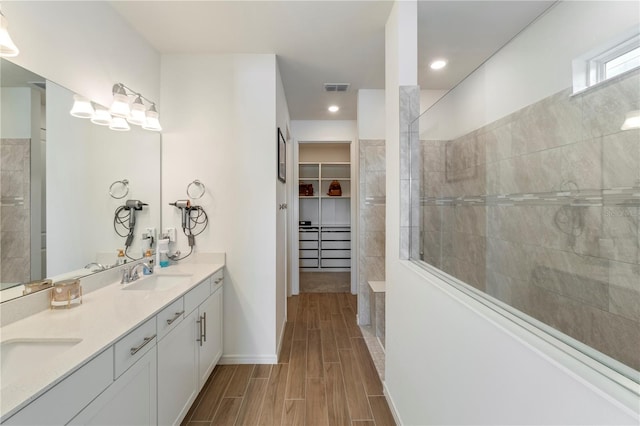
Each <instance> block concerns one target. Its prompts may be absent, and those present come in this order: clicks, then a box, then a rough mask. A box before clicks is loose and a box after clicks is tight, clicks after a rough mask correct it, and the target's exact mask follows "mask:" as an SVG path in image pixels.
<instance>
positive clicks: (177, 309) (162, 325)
mask: <svg viewBox="0 0 640 426" xmlns="http://www.w3.org/2000/svg"><path fill="white" fill-rule="evenodd" d="M183 318H184V300H183V299H182V297H181V298H180V299H178V300H176V301H175V302H173V303H172V304H170V305H169V306H167V307H166V308H164V309H163V310H161V311H160V312H159V313H158V315H156V327H157V329H158V340H160V339H162V338H163V337H164V336H165V335H166V334H167V333H168V332H169V331H171V330H172V329H173V328H174V327H175V326H176V325H178V324H179V323H180V321H182V319H183Z"/></svg>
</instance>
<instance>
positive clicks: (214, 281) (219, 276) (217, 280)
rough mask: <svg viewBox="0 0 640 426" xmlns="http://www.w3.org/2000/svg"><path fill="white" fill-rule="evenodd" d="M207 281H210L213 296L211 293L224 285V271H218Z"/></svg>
mask: <svg viewBox="0 0 640 426" xmlns="http://www.w3.org/2000/svg"><path fill="white" fill-rule="evenodd" d="M209 280H211V294H213V292H215V291H216V290H217V289H218V288H220V287H222V284H223V283H224V270H223V269H221V270H219V271H218V272H216V273H215V274H213V275H212V276H211V278H209Z"/></svg>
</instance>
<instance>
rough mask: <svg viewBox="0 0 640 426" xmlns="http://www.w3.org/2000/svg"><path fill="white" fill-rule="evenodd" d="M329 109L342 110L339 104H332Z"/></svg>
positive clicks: (333, 110) (332, 110)
mask: <svg viewBox="0 0 640 426" xmlns="http://www.w3.org/2000/svg"><path fill="white" fill-rule="evenodd" d="M328 109H329V112H338V111H340V107H339V106H338V105H331V106H330V107H329V108H328Z"/></svg>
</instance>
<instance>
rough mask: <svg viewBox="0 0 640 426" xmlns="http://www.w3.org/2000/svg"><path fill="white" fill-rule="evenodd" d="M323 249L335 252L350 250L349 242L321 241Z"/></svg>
mask: <svg viewBox="0 0 640 426" xmlns="http://www.w3.org/2000/svg"><path fill="white" fill-rule="evenodd" d="M322 248H323V249H334V250H335V249H337V250H350V249H351V241H350V240H346V241H323V242H322Z"/></svg>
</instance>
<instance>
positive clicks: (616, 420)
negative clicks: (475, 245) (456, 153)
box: [385, 1, 639, 425]
mask: <svg viewBox="0 0 640 426" xmlns="http://www.w3.org/2000/svg"><path fill="white" fill-rule="evenodd" d="M411 3H412V2H408V1H407V2H404V1H403V2H397V3H396V5H395V6H394V9H393V11H392V13H391V15H390V18H389V20H388V22H387V34H386V46H387V51H386V62H387V67H386V87H387V93H388V96H387V118H386V123H387V148H388V149H387V194H388V195H387V239H386V246H387V247H386V255H387V295H386V301H387V304H386V319H387V323H386V324H387V330H386V331H387V334H386V372H385V388H386V392H387V395H388V397H389V399H390V400H391V402H392V404H393V406H394V407H395V409H396V412H397V414H398V415H399V417H400V419H401V421H402V423H404V424H412V425H413V424H423V425H426V424H474V425H479V424H492V425H494V424H638V420H639V416H638V413H637V409H638V402H637V396H633V395H630V394H629V393H628V392H626V391H624V390H622V389H620V388H619V387H616V386H615V385H612V382H610V381H609V380H608V379H606V378H604V376H601V375H600V374H599V373H595V372H594V371H593V370H591V369H589V368H585V367H584V366H583V365H582V364H580V363H579V362H577V361H576V360H575V359H574V358H572V357H570V356H568V355H566V354H564V353H563V352H562V351H560V350H558V349H556V348H554V347H550V346H549V345H547V344H544V343H543V342H542V341H541V340H540V339H539V338H536V337H535V336H533V335H532V334H531V333H528V332H526V331H525V330H524V329H523V328H521V327H518V326H515V325H514V324H513V322H511V321H510V320H508V319H506V318H505V317H503V316H500V315H497V314H496V313H495V312H493V311H492V310H490V309H488V308H486V307H484V306H483V305H481V304H480V303H479V302H477V301H475V300H474V299H472V298H470V297H469V296H466V295H464V294H462V293H461V292H459V291H457V290H455V289H453V288H452V287H451V286H449V285H448V284H446V283H444V282H443V281H442V280H440V279H439V278H437V277H436V276H435V275H432V274H429V273H427V272H424V271H423V270H421V269H419V268H418V267H417V266H415V265H413V264H412V263H410V262H406V261H399V260H398V231H397V230H398V229H399V216H398V210H399V199H398V196H397V195H395V194H397V188H398V186H399V161H398V144H397V140H398V130H399V129H398V128H397V127H394V126H395V125H397V120H398V102H397V92H396V90H397V85H402V84H411V79H405V80H403V79H402V77H401V75H402V69H403V68H404V67H408V68H409V70H411V69H415V63H414V61H415V58H414V57H412V56H411V55H408V56H403V55H402V53H401V47H402V46H403V45H404V46H406V44H407V43H402V42H400V40H401V37H402V35H403V34H406V32H408V31H411V29H412V28H415V25H416V23H415V14H413V15H412V14H411V13H406V14H403V13H402V11H403V10H405V11H406V9H408V8H410V4H411ZM607 4H609V3H607ZM581 7H586V8H588V9H589V10H592V11H593V13H594V14H595V15H594V16H593V17H592V16H590V15H589V16H586V17H585V19H584V21H583V22H584V25H585V26H591V28H592V29H593V31H595V32H597V33H598V32H599V31H600V30H596V28H598V27H599V26H604V27H605V28H606V27H607V25H605V24H604V22H605V21H606V20H605V19H603V18H602V17H603V16H611V14H612V13H613V12H612V10H611V8H610V7H609V6H605V5H604V3H590V2H575V3H574V2H569V3H561V4H560V5H559V6H558V7H556V8H555V9H553V10H552V11H551V12H550V13H549V14H548V15H547V16H545V18H544V19H542V20H540V21H539V22H538V23H537V24H536V25H535V26H534V27H532V28H531V29H530V30H531V31H542V30H544V31H543V33H544V32H545V31H546V32H547V33H546V37H544V46H545V49H544V55H545V56H546V55H548V56H549V58H551V59H552V60H558V59H559V57H558V54H557V52H558V49H561V50H562V49H565V50H566V49H567V48H569V47H570V46H572V45H573V44H574V43H575V44H576V45H577V46H583V47H586V44H588V43H586V42H585V41H584V40H581V41H578V40H574V39H573V38H572V36H571V34H570V32H568V31H569V29H570V28H571V27H572V25H574V24H572V22H574V19H575V18H576V16H581V15H579V14H577V12H576V10H575V9H574V8H581ZM621 7H625V8H626V7H629V4H625V5H622V6H621ZM636 7H637V6H636ZM632 8H633V6H632ZM572 11H573V12H572ZM634 15H635V17H634V18H632V19H637V16H638V13H637V12H636V13H635V14H634ZM596 16H598V18H597V19H596ZM594 19H595V20H594ZM598 22H599V24H597V23H598ZM554 28H561V30H560V31H559V32H558V31H555V32H554V31H552V30H553V29H554ZM528 31H529V30H528ZM606 32H607V31H605V30H604V29H603V30H602V31H601V32H599V34H601V35H604V34H605V33H606ZM521 37H522V38H523V39H522V40H519V39H517V40H514V43H515V46H517V48H514V47H513V46H510V47H508V48H507V49H505V51H503V52H502V53H501V54H498V55H496V57H494V59H495V60H496V61H497V62H494V59H492V60H491V61H490V62H489V63H488V64H486V66H488V67H494V66H495V67H502V68H500V70H496V71H495V72H499V73H500V74H501V75H500V78H498V79H496V84H497V83H498V81H499V80H501V82H502V85H500V86H499V87H494V86H491V85H485V86H482V87H484V89H485V90H486V93H485V92H484V91H482V92H480V91H478V92H472V93H466V94H463V93H462V88H464V87H465V86H464V85H461V86H459V88H458V89H457V93H455V94H452V95H451V96H452V97H451V98H450V99H451V101H450V102H452V104H451V105H452V107H453V106H456V107H459V108H469V109H468V110H467V109H464V111H463V113H465V111H466V113H469V112H470V111H472V110H473V106H477V105H478V104H477V103H474V102H475V101H477V100H478V99H479V98H483V99H485V98H484V97H485V96H486V99H490V98H496V104H495V108H493V109H490V112H489V113H487V114H486V115H485V114H482V109H479V110H477V111H475V114H479V115H480V117H475V116H474V115H473V114H471V115H469V122H468V123H466V124H467V125H468V126H471V127H469V128H475V127H477V126H479V125H482V124H485V122H486V121H491V120H492V119H495V118H497V117H499V116H501V115H504V114H505V113H506V112H508V111H510V110H512V109H517V108H519V107H520V106H523V105H524V104H523V102H526V103H530V102H533V101H535V100H537V99H533V98H537V97H539V96H540V97H543V96H546V94H547V93H554V92H556V91H558V90H561V89H563V88H566V87H568V86H569V85H570V79H567V76H566V75H565V76H564V77H562V78H560V77H558V78H556V76H552V75H548V74H546V73H545V72H543V71H542V70H538V68H537V67H536V68H535V69H536V70H538V71H539V72H540V85H541V86H542V87H537V88H535V90H534V89H533V88H529V87H519V85H518V84H516V86H515V87H511V86H510V85H509V84H508V83H509V82H510V81H513V82H514V83H517V79H516V78H515V77H514V76H515V75H516V74H517V73H521V72H522V69H520V66H523V67H526V66H527V64H528V66H533V65H532V63H534V62H535V61H536V60H540V59H541V58H540V57H538V56H536V54H535V53H534V50H533V49H532V48H531V45H530V44H529V43H531V42H532V41H531V39H530V35H529V34H527V33H523V34H522V35H521ZM591 41H593V40H591ZM585 43H586V44H585ZM409 44H410V43H409ZM527 46H529V48H528V47H527ZM558 46H562V47H561V48H560V47H558ZM576 50H581V49H576ZM409 53H410V52H409ZM519 62H524V64H519ZM564 68H566V71H567V72H569V70H570V68H571V64H570V62H569V63H566V64H565V67H564ZM407 72H408V71H407ZM510 72H513V73H514V76H512V77H511V78H507V76H506V75H505V73H510ZM487 76H488V74H487V73H484V72H483V71H480V74H479V75H478V76H477V78H478V80H483V79H485V80H484V84H487V81H486V78H487ZM471 81H474V79H473V78H472V79H470V80H468V82H469V83H466V84H471V83H470V82H471ZM413 84H415V83H413ZM476 87H479V86H476ZM543 88H544V90H543ZM534 93H536V95H533V94H534ZM498 94H504V96H502V97H500V96H498ZM538 94H539V96H538ZM457 96H459V97H457ZM462 99H465V100H466V101H467V102H462V101H460V100H462ZM445 100H446V99H445ZM445 100H443V101H445ZM454 100H455V102H454ZM443 101H441V102H440V103H439V104H438V105H444V102H443ZM458 101H460V102H459V103H458ZM483 108H484V106H483ZM440 119H441V120H442V123H443V126H444V125H450V124H451V123H450V122H449V121H447V117H446V116H440ZM456 130H458V128H457V127H456ZM460 132H463V133H464V132H466V130H464V129H462V130H460ZM619 401H625V402H626V405H623V404H621V403H620V402H619ZM633 404H635V411H636V412H635V413H634V410H632V409H629V408H627V406H631V407H633Z"/></svg>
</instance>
